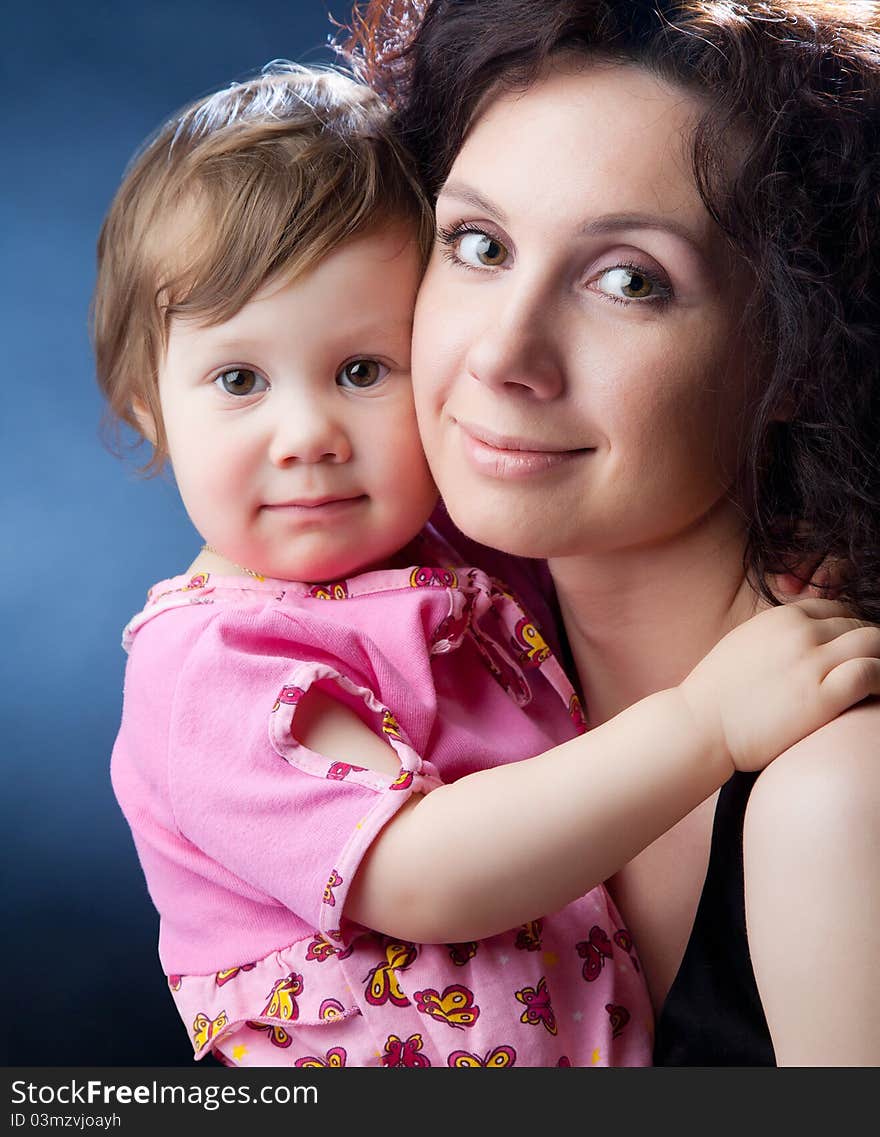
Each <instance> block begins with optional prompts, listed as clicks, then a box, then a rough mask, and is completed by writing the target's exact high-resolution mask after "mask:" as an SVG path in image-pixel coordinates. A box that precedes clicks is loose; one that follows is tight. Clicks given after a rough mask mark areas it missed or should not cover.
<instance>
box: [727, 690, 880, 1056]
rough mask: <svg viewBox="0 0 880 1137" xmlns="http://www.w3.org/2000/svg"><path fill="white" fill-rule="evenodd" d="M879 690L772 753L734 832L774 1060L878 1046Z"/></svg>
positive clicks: (856, 1052) (868, 1051)
mask: <svg viewBox="0 0 880 1137" xmlns="http://www.w3.org/2000/svg"><path fill="white" fill-rule="evenodd" d="M878 842H880V700H877V699H875V700H873V701H872V702H870V703H865V704H862V705H859V706H857V707H855V708H853V709H851V710H849V711H847V712H846V713H845V714H843V715H841V716H840V717H839V718H838V719H835V720H834V721H833V722H831V723H829V724H828V725H827V726H825V727H823V728H822V729H821V730H817V731H816V732H815V733H814V734H812V735H810V736H809V738H806V739H804V740H803V741H802V742H800V743H798V744H797V745H796V746H793V747H792V748H791V750H788V751H786V752H785V753H784V754H782V755H780V756H779V758H777V759H776V761H775V762H773V763H771V765H770V766H769V767H768V768H767V769H766V770H765V771H764V772H763V773H762V774H761V775H760V777H759V778H758V779H757V781H756V782H755V785H754V788H753V790H752V794H751V797H750V800H749V804H748V808H747V811H746V820H745V829H744V833H743V867H744V876H745V907H746V925H747V928H748V939H749V954H750V956H751V960H752V964H753V967H754V972H755V979H756V981H757V985H758V990H759V992H760V996H761V1001H762V1003H763V1006H764V1011H765V1013H766V1016H767V1022H768V1025H769V1027H770V1032H771V1035H772V1038H773V1045H774V1048H775V1051H776V1058H777V1062H778V1063H779V1065H806V1066H815V1065H821V1066H828V1065H853V1066H862V1065H873V1064H876V1062H877V1060H878V1057H880V1037H878V1024H880V988H878V986H877V984H876V981H875V976H876V957H877V944H878V942H880V922H878V920H877V912H878V911H880V908H878V900H880V859H878V857H877V848H878Z"/></svg>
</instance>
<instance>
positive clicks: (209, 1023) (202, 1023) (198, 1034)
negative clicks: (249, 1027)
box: [192, 1011, 229, 1050]
mask: <svg viewBox="0 0 880 1137" xmlns="http://www.w3.org/2000/svg"><path fill="white" fill-rule="evenodd" d="M228 1022H229V1017H228V1015H227V1014H226V1012H225V1011H221V1012H220V1014H219V1015H218V1016H217V1017H216V1019H209V1018H208V1016H207V1015H206V1014H205V1013H204V1011H199V1013H198V1014H197V1015H196V1017H195V1018H194V1019H193V1025H192V1031H193V1043H194V1044H195V1048H196V1050H202V1049H204V1047H205V1046H207V1044H208V1043H209V1042H210V1041H211V1039H212V1038H216V1036H217V1035H218V1034H219V1033H220V1031H221V1030H222V1029H223V1028H224V1027H225V1026H226V1024H227V1023H228Z"/></svg>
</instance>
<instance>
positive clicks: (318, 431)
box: [269, 399, 352, 466]
mask: <svg viewBox="0 0 880 1137" xmlns="http://www.w3.org/2000/svg"><path fill="white" fill-rule="evenodd" d="M277 414H278V417H277V419H276V420H275V423H274V426H273V431H272V438H271V441H270V443H269V460H270V461H271V463H272V464H273V465H274V466H288V465H291V464H292V463H295V462H303V463H306V464H308V465H311V464H314V463H318V462H333V463H341V462H347V461H348V460H349V459H350V458H351V453H352V451H351V442H350V439H349V435H348V432H347V431H346V429H345V426H344V423H343V422H342V421H341V418H340V416H339V415H338V414H336V413H334V412H333V410H332V409H331V408H327V407H325V406H323V405H322V404H321V403H320V402H315V401H309V400H306V399H297V400H290V401H288V402H287V403H286V404H285V405H281V406H279V407H278V408H277Z"/></svg>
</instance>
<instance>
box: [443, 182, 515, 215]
mask: <svg viewBox="0 0 880 1137" xmlns="http://www.w3.org/2000/svg"><path fill="white" fill-rule="evenodd" d="M439 196H440V197H454V198H455V199H456V200H457V201H461V202H464V204H465V205H471V206H473V208H474V209H479V210H480V212H481V213H486V214H488V216H489V217H491V218H492V219H493V220H495V221H497V222H498V223H499V224H500V225H506V224H507V215H506V214H505V212H504V211H503V210H502V209H499V207H498V206H497V205H494V204H493V203H492V202H491V201H489V199H488V198H487V197H483V195H482V194H481V193H479V192H478V191H477V190H475V189H474V188H473V187H472V186H469V185H466V184H465V183H464V182H446V183H445V185H444V186H443V188H442V189H441V190H440V194H439Z"/></svg>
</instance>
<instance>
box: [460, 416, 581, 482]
mask: <svg viewBox="0 0 880 1137" xmlns="http://www.w3.org/2000/svg"><path fill="white" fill-rule="evenodd" d="M457 425H458V427H459V430H460V431H461V439H462V446H463V449H464V452H465V456H466V457H467V459H468V460H469V462H470V463H471V465H472V466H473V467H474V469H476V470H477V471H478V472H479V473H481V474H485V475H486V476H487V477H490V478H500V479H510V478H530V477H534V476H535V475H538V474H545V473H548V472H549V471H551V470H557V469H559V467H560V466H564V465H566V464H567V463H569V462H572V461H574V460H575V459H576V458H580V457H582V456H583V455H584V454H589V453H591V452H592V451H591V450H590V449H589V448H586V447H584V448H581V449H578V450H542V449H531V448H530V447H532V446H533V445H534V443H531V442H525V441H523V440H520V439H512V438H501V437H500V436H498V435H490V434H489V433H488V432H485V436H484V437H478V436H477V435H476V434H474V433H473V428H471V427H467V426H464V425H463V424H462V423H460V422H459V423H458V424H457ZM481 433H483V432H481Z"/></svg>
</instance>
